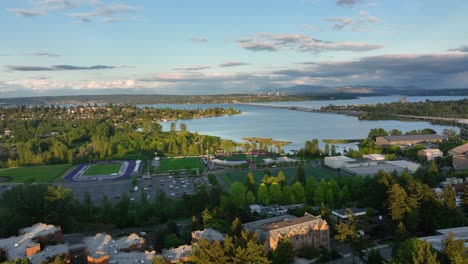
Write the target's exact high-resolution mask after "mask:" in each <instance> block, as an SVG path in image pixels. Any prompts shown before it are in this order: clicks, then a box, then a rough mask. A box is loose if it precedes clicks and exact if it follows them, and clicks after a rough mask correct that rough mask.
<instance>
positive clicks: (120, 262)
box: [109, 251, 155, 264]
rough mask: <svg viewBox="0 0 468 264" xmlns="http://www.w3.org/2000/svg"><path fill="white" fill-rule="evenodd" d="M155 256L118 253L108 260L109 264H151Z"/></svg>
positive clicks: (139, 253) (152, 253)
mask: <svg viewBox="0 0 468 264" xmlns="http://www.w3.org/2000/svg"><path fill="white" fill-rule="evenodd" d="M154 256H155V253H154V251H153V252H130V253H126V252H120V253H117V254H114V255H113V256H112V257H111V258H109V264H134V263H143V264H151V263H153V258H154Z"/></svg>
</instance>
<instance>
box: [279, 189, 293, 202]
mask: <svg viewBox="0 0 468 264" xmlns="http://www.w3.org/2000/svg"><path fill="white" fill-rule="evenodd" d="M281 197H283V199H282V201H281V204H293V203H295V201H296V199H295V198H294V194H293V192H292V190H291V187H289V186H288V185H286V186H284V187H283V190H282V195H281Z"/></svg>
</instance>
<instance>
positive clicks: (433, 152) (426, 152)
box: [418, 149, 444, 160]
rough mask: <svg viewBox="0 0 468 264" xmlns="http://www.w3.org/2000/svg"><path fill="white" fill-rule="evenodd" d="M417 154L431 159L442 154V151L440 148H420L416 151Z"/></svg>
mask: <svg viewBox="0 0 468 264" xmlns="http://www.w3.org/2000/svg"><path fill="white" fill-rule="evenodd" d="M418 156H419V157H422V158H426V159H427V160H433V159H435V158H437V157H442V156H444V153H443V152H442V151H440V149H421V150H419V151H418Z"/></svg>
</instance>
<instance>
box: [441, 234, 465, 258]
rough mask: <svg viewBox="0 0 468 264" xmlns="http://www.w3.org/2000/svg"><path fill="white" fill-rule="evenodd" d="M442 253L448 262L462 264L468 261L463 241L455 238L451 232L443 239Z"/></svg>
mask: <svg viewBox="0 0 468 264" xmlns="http://www.w3.org/2000/svg"><path fill="white" fill-rule="evenodd" d="M444 253H445V254H446V255H447V258H448V259H449V260H450V263H455V264H462V263H466V262H467V261H468V259H467V257H466V251H465V244H464V241H463V240H455V239H454V235H453V233H452V232H450V233H449V234H448V236H447V238H446V239H445V240H444Z"/></svg>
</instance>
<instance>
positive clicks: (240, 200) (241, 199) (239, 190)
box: [230, 181, 247, 208]
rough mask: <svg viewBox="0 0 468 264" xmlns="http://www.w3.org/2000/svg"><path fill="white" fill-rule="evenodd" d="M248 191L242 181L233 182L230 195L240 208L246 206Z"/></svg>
mask: <svg viewBox="0 0 468 264" xmlns="http://www.w3.org/2000/svg"><path fill="white" fill-rule="evenodd" d="M246 192H247V190H246V189H245V186H244V185H243V184H242V183H240V182H238V181H235V182H234V183H233V184H231V190H230V197H231V200H232V202H233V203H234V205H235V206H237V207H238V208H242V207H244V206H245V204H246V202H245V193H246Z"/></svg>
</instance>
